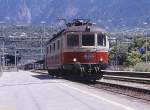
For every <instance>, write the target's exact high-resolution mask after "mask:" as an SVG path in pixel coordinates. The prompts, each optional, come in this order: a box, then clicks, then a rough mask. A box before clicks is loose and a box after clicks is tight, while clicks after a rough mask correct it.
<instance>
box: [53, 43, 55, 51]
mask: <svg viewBox="0 0 150 110" xmlns="http://www.w3.org/2000/svg"><path fill="white" fill-rule="evenodd" d="M53 51H54V52H55V43H53Z"/></svg>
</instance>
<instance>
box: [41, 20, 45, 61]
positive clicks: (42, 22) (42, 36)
mask: <svg viewBox="0 0 150 110" xmlns="http://www.w3.org/2000/svg"><path fill="white" fill-rule="evenodd" d="M41 24H42V27H43V35H41V59H42V58H43V38H45V24H46V22H45V21H41Z"/></svg>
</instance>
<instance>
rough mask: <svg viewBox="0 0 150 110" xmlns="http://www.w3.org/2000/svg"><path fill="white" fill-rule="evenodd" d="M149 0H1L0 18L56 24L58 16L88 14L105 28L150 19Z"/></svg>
mask: <svg viewBox="0 0 150 110" xmlns="http://www.w3.org/2000/svg"><path fill="white" fill-rule="evenodd" d="M149 10H150V1H149V0H0V21H6V22H9V23H19V24H40V22H41V21H46V22H47V23H48V24H49V25H53V24H54V25H55V24H56V22H58V21H57V20H56V19H57V18H66V19H67V20H71V19H73V18H90V19H91V20H92V21H94V22H96V23H97V24H98V25H100V26H102V27H105V28H117V27H123V26H124V27H135V26H136V27H142V26H143V23H144V22H147V23H150V11H149Z"/></svg>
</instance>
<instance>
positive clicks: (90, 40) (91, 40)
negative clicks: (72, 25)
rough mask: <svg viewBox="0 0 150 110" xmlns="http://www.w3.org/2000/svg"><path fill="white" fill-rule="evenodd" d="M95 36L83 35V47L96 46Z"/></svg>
mask: <svg viewBox="0 0 150 110" xmlns="http://www.w3.org/2000/svg"><path fill="white" fill-rule="evenodd" d="M94 44H95V36H94V34H83V35H82V45H83V46H94Z"/></svg>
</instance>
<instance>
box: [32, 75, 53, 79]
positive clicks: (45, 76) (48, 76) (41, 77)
mask: <svg viewBox="0 0 150 110" xmlns="http://www.w3.org/2000/svg"><path fill="white" fill-rule="evenodd" d="M32 77H35V78H38V79H41V80H47V79H56V78H55V77H53V76H50V75H32Z"/></svg>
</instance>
